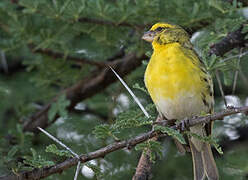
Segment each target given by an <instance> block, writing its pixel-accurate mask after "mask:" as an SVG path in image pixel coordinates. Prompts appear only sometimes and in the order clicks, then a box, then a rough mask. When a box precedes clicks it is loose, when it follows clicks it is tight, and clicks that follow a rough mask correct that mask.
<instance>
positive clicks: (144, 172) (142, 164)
mask: <svg viewBox="0 0 248 180" xmlns="http://www.w3.org/2000/svg"><path fill="white" fill-rule="evenodd" d="M161 121H162V119H161V118H160V116H159V115H158V117H157V119H156V121H155V122H154V124H153V125H156V124H159V123H161ZM165 123H166V124H168V121H165ZM161 124H162V123H161ZM163 125H165V124H163ZM153 127H154V126H153ZM152 140H153V141H157V140H158V137H157V136H156V137H153V138H152ZM150 153H151V150H150V149H148V150H147V151H143V152H142V154H141V157H140V159H139V163H138V165H137V168H136V171H135V174H134V176H133V178H132V180H147V179H149V177H150V176H151V171H152V164H153V163H152V162H151V160H150V158H151V157H150V156H149V154H150Z"/></svg>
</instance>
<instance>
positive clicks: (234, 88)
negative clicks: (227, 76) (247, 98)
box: [232, 48, 242, 94]
mask: <svg viewBox="0 0 248 180" xmlns="http://www.w3.org/2000/svg"><path fill="white" fill-rule="evenodd" d="M239 54H240V56H239V58H238V61H237V67H236V71H235V74H234V79H233V88H232V94H234V93H235V90H236V85H237V80H238V75H239V69H240V59H241V57H242V55H241V54H242V48H240V51H239Z"/></svg>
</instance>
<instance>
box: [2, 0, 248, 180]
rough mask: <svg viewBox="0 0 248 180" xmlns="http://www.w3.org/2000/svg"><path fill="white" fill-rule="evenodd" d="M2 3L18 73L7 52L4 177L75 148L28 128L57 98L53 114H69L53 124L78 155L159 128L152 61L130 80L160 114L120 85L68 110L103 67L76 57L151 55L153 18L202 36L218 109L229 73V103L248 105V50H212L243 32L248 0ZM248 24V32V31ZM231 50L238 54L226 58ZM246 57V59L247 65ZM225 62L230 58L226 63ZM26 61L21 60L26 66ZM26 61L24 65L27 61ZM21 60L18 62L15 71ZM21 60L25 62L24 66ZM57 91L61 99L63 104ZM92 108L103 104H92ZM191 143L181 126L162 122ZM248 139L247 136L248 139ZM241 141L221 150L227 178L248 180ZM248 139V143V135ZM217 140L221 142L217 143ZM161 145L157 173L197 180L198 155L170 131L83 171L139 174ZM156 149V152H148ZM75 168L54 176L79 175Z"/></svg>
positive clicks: (199, 44)
mask: <svg viewBox="0 0 248 180" xmlns="http://www.w3.org/2000/svg"><path fill="white" fill-rule="evenodd" d="M14 2H15V1H8V0H3V1H0V51H1V52H2V53H4V54H5V56H6V61H7V64H8V65H9V73H4V72H3V71H2V69H3V66H4V65H3V64H4V61H5V59H4V58H3V57H1V58H0V69H1V71H0V98H1V101H0V157H1V158H0V176H2V175H6V174H9V173H11V172H12V173H18V172H20V171H22V170H30V169H33V168H39V167H44V166H49V165H52V164H55V163H58V162H61V161H63V160H64V159H65V158H66V157H68V156H70V154H68V152H67V151H64V150H61V149H60V148H59V149H58V148H57V147H56V146H55V145H54V142H53V141H52V140H51V139H49V138H48V137H47V136H45V135H44V134H39V135H34V134H32V133H28V132H23V131H22V124H23V123H24V122H26V121H27V120H28V119H29V118H30V117H31V116H32V114H33V113H35V112H37V111H39V110H40V109H41V107H42V106H44V105H46V104H47V103H51V102H52V105H51V108H50V110H49V120H50V122H52V119H53V118H54V117H55V116H56V115H57V116H58V117H59V118H58V119H57V121H56V122H55V123H53V124H52V125H51V126H49V128H47V131H49V132H50V133H51V134H53V135H54V136H56V137H57V138H59V139H60V140H61V141H63V142H64V143H65V144H67V145H68V146H69V147H71V148H72V149H73V150H74V151H75V152H77V153H78V154H81V153H88V152H91V151H94V150H96V149H98V148H100V147H102V146H105V145H108V144H109V143H112V142H114V141H119V140H123V139H128V138H131V137H134V136H135V135H138V134H140V133H143V132H146V131H148V130H150V129H151V124H152V122H153V120H154V119H155V117H156V115H157V112H156V109H155V107H154V105H152V104H151V100H150V98H149V96H148V95H147V91H146V89H145V88H144V82H143V75H144V71H145V68H146V65H147V63H148V59H144V60H143V63H142V65H141V66H140V67H139V68H137V69H136V70H135V71H133V72H132V73H131V74H129V75H128V76H127V77H125V78H124V80H125V81H126V82H127V84H128V85H129V86H130V87H133V88H132V89H133V91H134V93H135V94H136V96H137V97H139V99H140V101H141V102H142V104H143V105H144V106H145V107H146V109H147V111H148V112H149V114H150V115H151V118H150V119H148V118H146V117H145V116H144V115H143V114H142V111H141V110H139V109H138V107H137V105H136V104H135V103H134V101H133V100H132V98H131V97H130V95H129V94H128V93H127V92H126V90H125V89H124V87H122V85H121V84H120V83H114V84H112V85H110V86H109V87H108V88H107V89H105V90H103V91H101V92H100V93H98V94H96V95H95V96H93V97H92V98H88V99H86V100H84V101H83V102H81V103H79V104H78V105H77V106H76V108H75V109H74V110H75V111H74V110H73V111H67V109H66V108H67V107H68V106H69V105H70V102H69V101H68V100H67V99H66V96H65V95H64V94H63V93H61V92H62V91H63V92H65V91H64V90H65V89H66V88H69V87H71V86H72V85H74V84H75V83H77V82H78V81H80V80H81V79H83V78H85V77H88V76H90V75H91V73H92V72H95V71H94V70H95V69H96V67H94V66H91V65H87V64H78V63H77V62H75V61H70V59H66V57H68V56H73V57H78V58H84V59H88V60H92V61H97V62H103V61H105V60H106V59H108V58H110V57H112V56H113V55H115V54H116V53H117V52H119V51H120V50H121V49H123V48H124V50H125V53H126V54H127V53H130V52H135V53H136V54H137V55H140V54H146V55H147V56H148V57H150V56H151V53H152V50H151V46H150V45H149V44H148V43H146V42H144V41H142V40H141V36H142V34H143V32H144V31H146V30H147V29H149V27H150V25H152V24H154V23H156V22H158V21H165V22H170V23H174V24H178V25H181V26H183V27H184V28H186V29H187V31H188V32H189V33H190V34H193V35H192V38H191V40H192V43H193V44H194V47H195V49H196V51H197V52H198V53H199V54H200V56H201V57H202V59H203V62H204V63H205V65H206V67H207V69H208V70H209V71H210V72H211V75H212V76H213V78H214V83H215V97H216V105H215V106H216V108H215V109H216V111H218V110H221V109H223V108H224V103H223V101H222V100H221V98H218V97H219V96H220V91H219V88H218V85H217V83H216V79H215V70H219V71H220V78H221V81H222V83H223V88H224V91H225V92H226V93H227V94H230V96H228V97H226V98H227V101H228V104H229V105H234V106H242V105H248V98H247V88H248V79H247V77H248V61H247V56H242V57H240V58H239V57H238V56H236V55H238V54H240V52H241V51H240V50H238V49H234V50H232V51H231V52H229V53H227V54H226V55H224V57H216V56H211V57H209V54H208V51H209V47H210V46H211V45H212V44H214V43H216V42H218V41H219V40H220V39H222V38H223V37H225V36H226V35H227V34H228V32H230V31H233V30H236V29H237V28H238V27H239V26H240V25H241V24H243V23H244V22H246V21H247V19H246V18H247V16H245V11H246V12H247V7H243V6H242V3H240V2H239V1H238V0H233V1H232V3H229V2H227V1H224V0H210V1H196V0H187V1H185V0H175V1H169V0H153V1H149V0H132V1H131V0H118V1H116V0H94V1H89V0H60V1H59V0H52V1H51V0H40V1H34V0H16V2H17V3H14ZM247 28H248V26H247V24H246V25H245V27H244V31H247ZM30 45H33V46H34V49H33V50H37V49H49V50H51V51H54V52H57V53H62V54H63V58H54V57H51V56H49V55H47V54H39V53H33V52H32V51H31V49H30ZM246 51H247V48H243V49H242V52H246ZM227 58H229V59H228V60H226V59H227ZM238 59H240V63H238ZM223 60H225V61H223ZM20 62H21V65H20ZM18 63H19V65H18ZM11 64H14V65H16V66H17V67H18V68H17V69H15V68H13V69H11ZM19 66H20V67H19ZM237 70H239V76H238V80H237V87H236V92H235V94H231V92H232V89H233V87H232V86H233V84H234V82H233V81H234V74H235V72H236V71H237ZM54 97H58V101H56V102H54V101H53V99H54ZM88 109H91V110H93V111H87V110H88ZM247 123H248V120H247V117H246V116H243V115H239V114H237V115H234V116H231V117H226V118H225V119H224V120H223V121H217V122H216V123H215V129H214V136H215V137H214V140H215V139H216V137H217V138H218V139H219V141H218V142H220V143H221V142H222V140H223V141H224V142H229V143H230V144H232V143H233V142H236V141H239V140H240V139H239V138H240V137H241V136H242V134H239V131H237V129H238V128H240V127H246V126H247ZM157 130H159V131H165V132H169V133H170V134H171V135H172V136H174V137H177V138H178V139H179V140H181V141H182V142H183V141H184V139H183V138H182V137H181V134H180V133H178V132H177V131H172V130H171V129H169V128H164V127H158V129H157ZM246 138H247V137H246ZM245 140H246V141H245ZM245 140H244V143H242V142H243V141H241V143H240V144H239V147H232V148H231V149H228V150H227V151H225V149H223V151H224V155H221V156H218V158H217V159H216V160H217V165H218V167H219V170H220V176H221V177H222V178H221V179H225V180H229V179H230V180H231V179H245V178H247V174H248V167H247V164H248V162H247V159H248V155H247V153H246V152H247V150H248V149H247V147H248V146H247V144H246V143H247V139H245ZM245 142H246V143H245ZM214 143H215V141H214ZM149 149H150V150H152V152H151V153H152V154H151V158H152V159H151V160H155V159H156V155H159V156H160V157H159V158H157V159H156V160H157V161H156V163H155V164H154V168H153V179H154V180H156V179H158V180H160V179H161V177H163V179H173V180H177V179H178V180H179V179H180V180H181V179H182V180H186V179H192V174H193V173H192V167H191V163H192V160H191V157H190V155H186V156H180V155H178V154H177V151H176V149H175V145H174V144H173V143H171V142H170V140H169V138H166V139H164V140H162V142H161V143H158V142H153V141H148V142H145V143H143V144H140V145H138V146H136V150H138V151H134V150H126V149H124V150H120V151H117V152H113V153H111V154H109V155H107V156H106V157H105V158H104V159H97V160H93V161H90V162H88V163H86V164H83V165H82V168H83V169H84V167H85V166H87V167H88V168H89V169H91V171H83V170H82V172H83V173H80V175H79V176H80V177H79V178H80V179H108V180H111V179H115V180H117V179H131V177H132V175H133V174H134V172H135V168H136V166H137V163H138V159H139V156H140V154H141V150H149ZM147 152H149V151H147ZM74 173H75V168H71V169H68V170H66V171H64V172H63V173H62V174H56V175H52V176H49V177H47V178H46V179H56V178H57V179H72V177H73V176H74Z"/></svg>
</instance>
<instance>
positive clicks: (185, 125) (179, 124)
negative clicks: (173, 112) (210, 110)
mask: <svg viewBox="0 0 248 180" xmlns="http://www.w3.org/2000/svg"><path fill="white" fill-rule="evenodd" d="M188 125H189V119H188V118H185V119H183V120H181V121H179V122H177V123H176V128H177V129H178V130H179V131H180V132H183V131H185V130H188V129H189V126H188Z"/></svg>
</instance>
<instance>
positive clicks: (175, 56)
mask: <svg viewBox="0 0 248 180" xmlns="http://www.w3.org/2000/svg"><path fill="white" fill-rule="evenodd" d="M142 39H143V40H145V41H147V42H149V43H151V44H152V47H153V53H152V56H151V58H150V60H149V63H148V65H147V67H146V70H145V75H144V81H145V86H146V88H147V89H148V92H149V94H150V96H151V99H152V101H153V103H154V104H155V106H156V108H157V111H158V113H159V116H160V117H161V118H164V119H166V120H168V121H170V120H177V121H182V120H184V119H185V118H192V117H195V116H199V115H202V113H206V114H208V113H213V107H214V96H213V95H214V94H213V83H212V79H211V76H210V74H209V73H208V72H207V70H206V68H205V66H204V63H203V61H202V60H201V58H200V57H199V55H198V54H197V53H196V51H195V50H194V48H193V45H192V43H191V42H190V36H189V35H188V33H187V32H186V31H185V30H184V29H183V28H182V27H180V26H178V25H174V24H169V23H162V22H161V23H160V22H159V23H156V24H154V25H153V26H152V27H151V28H150V30H149V31H147V32H145V33H144V35H143V36H142ZM212 125H213V123H212V122H211V123H202V124H198V125H196V126H192V127H190V128H189V131H190V133H191V136H190V135H188V136H187V137H186V138H187V142H188V146H187V147H188V149H189V151H191V154H192V161H193V173H194V180H203V179H205V178H206V177H207V178H208V180H218V179H219V174H218V169H217V166H216V163H215V160H214V157H213V153H212V150H211V146H210V144H209V143H208V142H203V141H201V140H200V139H199V138H197V137H195V136H192V134H197V135H199V136H202V137H204V136H210V135H211V131H212ZM178 142H179V141H178ZM178 142H177V143H176V144H178ZM178 146H179V147H180V148H179V150H180V149H181V151H184V152H185V151H187V148H186V147H184V146H183V145H180V144H179V145H178Z"/></svg>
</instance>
